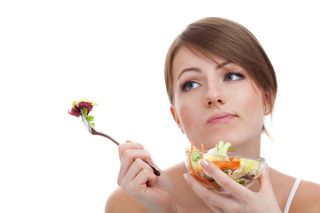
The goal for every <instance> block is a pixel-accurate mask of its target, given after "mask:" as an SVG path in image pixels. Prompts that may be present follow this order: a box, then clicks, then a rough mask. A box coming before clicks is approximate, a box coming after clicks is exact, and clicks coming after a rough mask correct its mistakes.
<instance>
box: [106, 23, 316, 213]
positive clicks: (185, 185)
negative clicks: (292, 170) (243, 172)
mask: <svg viewBox="0 0 320 213" xmlns="http://www.w3.org/2000/svg"><path fill="white" fill-rule="evenodd" d="M165 80H166V86H167V93H168V96H169V100H170V103H171V108H170V111H171V113H172V115H173V118H174V120H175V122H176V123H177V125H178V126H179V127H180V128H181V130H182V131H183V132H184V133H185V135H186V136H187V138H188V140H189V141H192V143H193V144H194V145H195V146H196V147H198V148H200V145H201V144H203V145H204V148H205V149H209V148H212V147H214V146H215V144H216V143H217V142H218V141H220V140H222V141H225V142H230V143H231V144H232V145H234V146H235V147H236V148H237V149H236V152H237V154H241V155H245V156H251V157H259V156H260V142H261V134H262V133H263V131H265V129H264V116H266V115H269V114H270V113H271V112H272V109H273V105H274V101H275V97H276V93H277V81H276V76H275V73H274V70H273V67H272V64H271V62H270V61H269V59H268V57H267V55H266V53H265V52H264V50H263V48H262V47H261V45H260V44H259V42H258V41H257V39H256V38H255V37H254V36H253V35H252V34H251V33H250V32H249V31H248V30H247V29H246V28H244V27H243V26H241V25H239V24H237V23H235V22H233V21H230V20H226V19H222V18H215V17H211V18H204V19H201V20H199V21H196V22H194V23H192V24H190V25H189V26H188V27H187V28H186V29H185V30H184V31H183V32H182V33H181V34H180V35H179V36H178V37H177V38H176V39H175V41H174V42H173V44H172V45H171V47H170V49H169V51H168V54H167V58H166V64H165ZM119 156H120V160H121V168H120V171H119V176H118V184H119V186H120V188H119V189H118V190H116V191H115V192H114V193H113V194H112V195H111V196H110V197H109V199H108V201H107V205H106V212H132V213H133V212H243V213H248V212H254V213H259V212H261V213H262V212H267V213H270V212H272V213H280V212H290V213H294V212H310V213H312V212H320V186H319V185H318V184H316V183H312V182H308V181H305V180H299V179H296V178H294V177H291V176H288V175H286V174H283V173H281V172H279V171H276V170H274V169H272V168H266V169H265V170H264V172H263V174H262V175H261V176H260V178H259V179H258V180H259V181H256V182H255V184H253V185H251V186H250V187H249V188H246V187H244V186H242V185H240V184H238V183H236V182H235V181H233V180H232V179H231V178H229V177H228V176H227V175H226V174H225V173H224V172H222V171H221V170H219V169H218V168H217V167H216V166H215V165H214V164H211V163H210V162H208V161H205V160H203V161H202V162H201V165H202V167H203V168H204V169H205V171H206V173H207V174H208V175H209V176H211V177H212V178H213V179H215V181H216V182H217V183H218V184H219V185H220V186H221V187H222V188H223V189H224V190H226V191H227V192H228V194H227V195H226V194H221V193H219V192H216V191H213V190H209V189H207V188H205V187H204V186H203V185H201V184H200V183H199V182H198V181H197V180H196V179H194V178H193V177H192V176H190V175H189V174H188V172H187V169H186V167H185V164H184V163H181V164H178V165H175V166H173V167H171V168H169V169H168V170H166V171H162V172H161V175H160V176H156V175H155V174H154V172H153V170H152V168H151V167H150V166H149V164H152V160H151V156H150V155H149V153H148V152H147V151H145V150H144V149H143V147H142V146H141V145H140V144H138V143H134V142H128V143H125V144H122V145H120V146H119Z"/></svg>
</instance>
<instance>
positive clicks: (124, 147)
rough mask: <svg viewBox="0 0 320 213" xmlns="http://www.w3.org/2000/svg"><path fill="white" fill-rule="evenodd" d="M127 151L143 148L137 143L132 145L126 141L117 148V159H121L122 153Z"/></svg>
mask: <svg viewBox="0 0 320 213" xmlns="http://www.w3.org/2000/svg"><path fill="white" fill-rule="evenodd" d="M127 149H139V150H143V146H142V145H141V144H139V143H134V142H131V141H126V143H122V144H120V145H119V146H118V150H119V159H120V160H121V159H122V156H123V153H124V152H125V151H126V150H127Z"/></svg>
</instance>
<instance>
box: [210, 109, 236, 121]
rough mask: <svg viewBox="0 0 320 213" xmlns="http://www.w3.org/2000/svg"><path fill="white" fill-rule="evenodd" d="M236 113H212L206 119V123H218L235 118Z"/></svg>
mask: <svg viewBox="0 0 320 213" xmlns="http://www.w3.org/2000/svg"><path fill="white" fill-rule="evenodd" d="M235 117H236V115H235V114H232V113H225V112H223V113H217V114H214V115H212V116H211V117H210V118H208V119H207V124H219V123H225V122H228V121H230V120H232V119H233V118H235Z"/></svg>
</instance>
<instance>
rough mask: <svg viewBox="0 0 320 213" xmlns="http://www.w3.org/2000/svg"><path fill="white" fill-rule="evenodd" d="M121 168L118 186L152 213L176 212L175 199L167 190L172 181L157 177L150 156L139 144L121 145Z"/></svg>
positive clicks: (128, 143) (163, 176)
mask: <svg viewBox="0 0 320 213" xmlns="http://www.w3.org/2000/svg"><path fill="white" fill-rule="evenodd" d="M119 157H120V161H121V168H120V171H119V175H118V185H119V186H120V187H121V188H122V189H123V190H125V191H126V192H127V193H128V194H130V195H131V196H133V197H135V198H136V199H137V200H138V201H139V202H140V203H141V204H142V205H143V206H144V207H145V208H146V209H148V210H149V211H150V212H176V206H175V203H174V199H173V198H172V196H171V193H169V192H168V191H167V190H166V189H169V188H170V187H169V183H170V181H169V180H168V179H167V178H166V176H165V175H163V174H161V176H159V177H157V176H156V175H155V174H154V172H153V170H152V168H151V167H150V166H149V165H148V163H149V164H151V165H152V164H153V163H152V160H151V156H150V154H149V153H148V152H147V151H145V150H144V149H143V146H142V145H141V144H138V143H132V142H127V143H123V144H120V145H119Z"/></svg>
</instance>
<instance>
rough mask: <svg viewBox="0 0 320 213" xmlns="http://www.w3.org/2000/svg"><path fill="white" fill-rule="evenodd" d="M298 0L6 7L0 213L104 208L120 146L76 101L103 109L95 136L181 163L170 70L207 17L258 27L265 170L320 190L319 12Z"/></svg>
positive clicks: (1, 36)
mask: <svg viewBox="0 0 320 213" xmlns="http://www.w3.org/2000/svg"><path fill="white" fill-rule="evenodd" d="M115 2H116V3H115ZM195 2H196V3H195ZM222 2H223V3H222ZM298 2H299V3H294V2H293V1H290V2H289V3H281V2H280V1H264V2H263V3H262V2H259V3H258V1H241V3H240V1H170V2H168V3H163V2H162V1H157V2H156V3H154V2H152V1H147V0H146V1H137V0H136V1H129V0H128V1H84V0H77V1H76V0H74V1H72V0H55V1H40V0H39V1H35V0H30V1H14V0H11V1H1V3H0V73H1V75H0V94H1V98H0V102H1V103H0V107H1V108H0V109H1V124H0V129H1V134H0V212H5V213H11V212H34V213H36V212H39V213H40V212H103V210H104V205H105V200H106V199H107V197H108V195H109V194H110V193H111V192H112V191H113V190H114V189H115V187H116V186H117V185H116V179H117V171H118V168H119V161H118V153H117V147H116V146H115V145H114V144H112V143H110V142H109V141H107V140H105V139H104V138H100V137H98V136H92V135H90V134H89V133H88V132H87V131H86V130H85V127H84V126H83V124H82V123H81V121H80V118H76V117H72V116H70V115H69V114H68V113H67V110H68V109H69V108H70V106H71V102H72V101H73V100H75V99H80V98H83V97H86V98H89V99H92V100H94V101H96V102H97V103H98V106H97V107H96V108H95V109H94V111H93V115H94V116H95V117H96V119H95V120H96V129H97V130H100V131H104V132H106V133H109V134H111V135H112V136H113V137H115V138H117V139H119V140H120V141H125V140H126V139H131V140H134V141H137V142H140V143H142V144H143V145H144V146H145V147H146V148H147V149H148V150H149V151H150V152H151V154H152V156H153V159H154V161H155V162H157V164H158V165H159V167H161V168H162V169H165V168H167V167H169V166H170V165H172V164H175V163H178V162H180V161H182V160H184V149H185V148H186V146H187V145H188V141H187V140H186V139H185V137H184V136H183V135H182V134H181V133H180V131H179V129H178V128H177V127H176V126H175V123H174V122H173V119H172V118H171V115H170V113H169V102H168V100H167V97H166V92H165V86H164V80H163V64H164V58H165V54H166V51H167V49H168V47H169V45H170V43H171V41H172V40H173V39H174V38H175V36H177V34H178V33H180V32H181V30H183V28H184V27H185V26H186V25H187V24H189V23H191V22H193V21H195V20H197V19H200V18H203V17H206V16H221V17H225V18H229V19H233V20H235V21H237V22H239V23H241V24H242V25H244V26H245V27H247V28H248V29H250V30H251V31H252V32H253V33H254V34H255V35H256V37H257V38H258V39H259V41H260V42H261V44H262V45H263V47H264V48H265V50H266V52H267V54H268V55H269V57H270V59H271V61H272V62H273V65H274V68H275V70H276V73H277V76H278V81H279V94H278V99H277V102H276V107H275V112H274V115H273V119H272V122H269V121H267V122H268V128H269V129H270V131H271V134H272V136H273V137H274V140H273V141H272V142H271V141H269V140H264V141H265V142H264V149H263V153H264V156H265V157H266V158H267V161H268V163H269V165H270V166H272V167H275V168H277V169H279V170H281V171H283V172H285V173H287V174H289V175H293V176H297V177H301V178H304V179H307V180H311V181H314V182H318V183H320V174H319V172H318V168H319V158H318V153H319V148H320V145H319V143H320V140H319V129H320V128H319V124H318V121H319V119H320V115H319V109H320V104H319V101H318V98H319V95H318V93H319V92H318V91H319V90H320V83H319V49H320V41H319V38H320V33H319V20H320V14H319V7H318V6H316V4H313V3H311V1H309V2H308V1H298ZM302 2H303V3H302ZM314 2H316V1H314Z"/></svg>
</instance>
